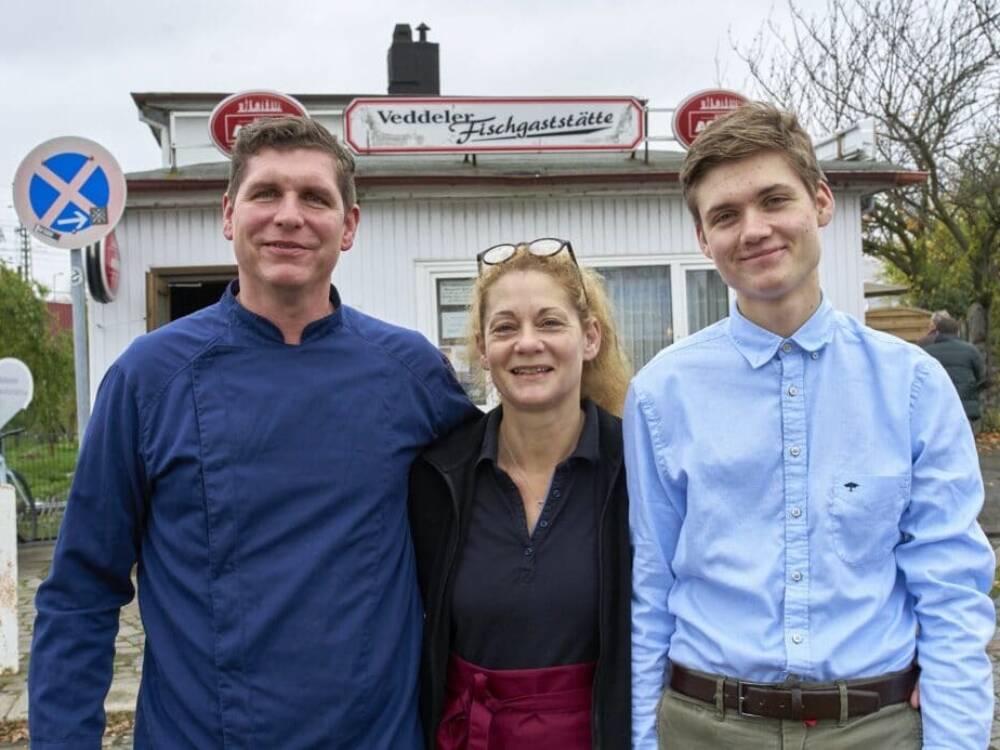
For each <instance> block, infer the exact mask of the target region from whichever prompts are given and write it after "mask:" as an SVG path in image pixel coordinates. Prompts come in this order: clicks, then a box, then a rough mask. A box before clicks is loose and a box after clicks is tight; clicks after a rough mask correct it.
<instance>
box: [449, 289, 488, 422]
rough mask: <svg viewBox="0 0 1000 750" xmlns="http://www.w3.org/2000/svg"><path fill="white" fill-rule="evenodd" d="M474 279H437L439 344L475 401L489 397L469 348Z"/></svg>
mask: <svg viewBox="0 0 1000 750" xmlns="http://www.w3.org/2000/svg"><path fill="white" fill-rule="evenodd" d="M474 281H475V279H471V278H458V279H455V278H451V279H437V280H436V284H437V331H438V337H437V344H438V347H440V349H441V351H442V352H444V355H445V356H446V357H448V360H449V361H450V362H451V366H452V367H454V368H455V374H456V375H457V376H458V382H459V383H461V384H462V387H463V388H464V389H465V392H466V393H467V394H469V398H470V399H471V400H472V402H473V403H475V404H485V403H487V400H488V394H487V392H486V387H485V383H484V382H483V378H482V377H480V376H479V373H478V368H472V367H470V362H469V359H468V351H467V348H466V334H467V333H468V321H469V300H470V299H471V296H472V284H473V282H474Z"/></svg>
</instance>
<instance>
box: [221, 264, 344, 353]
mask: <svg viewBox="0 0 1000 750" xmlns="http://www.w3.org/2000/svg"><path fill="white" fill-rule="evenodd" d="M239 293H240V282H239V280H238V279H234V280H233V281H231V282H229V285H228V286H227V287H226V291H225V293H224V294H223V295H222V299H221V300H220V301H219V304H221V305H222V308H223V309H224V310H225V311H226V312H227V313H228V314H229V315H231V316H232V318H233V320H235V321H236V323H237V324H238V325H239V326H240V327H241V328H242V329H244V330H246V331H248V332H249V333H251V334H253V335H256V336H258V337H260V338H263V339H266V340H268V341H275V342H277V343H280V344H283V343H284V342H285V337H284V336H283V335H282V333H281V331H280V330H279V329H278V327H277V326H276V325H275V324H274V323H272V322H271V321H270V320H268V319H267V318H265V317H264V316H262V315H258V314H257V313H254V312H251V311H250V310H248V309H246V308H245V307H243V305H241V304H240V302H239V300H238V299H237V298H236V295H238V294H239ZM330 303H331V305H332V306H333V312H332V313H330V314H329V315H324V316H323V317H322V318H319V319H317V320H314V321H312V322H311V323H309V324H308V325H307V326H306V327H305V329H304V330H303V331H302V343H303V344H304V343H306V342H307V341H310V340H312V339H316V338H319V337H320V336H323V335H324V334H326V333H327V332H329V331H331V330H333V329H334V328H336V327H338V326H339V325H340V324H341V322H342V320H343V313H342V310H341V304H340V294H339V293H338V292H337V287H335V286H334V285H333V284H331V285H330Z"/></svg>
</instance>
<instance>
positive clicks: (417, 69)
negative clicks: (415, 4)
mask: <svg viewBox="0 0 1000 750" xmlns="http://www.w3.org/2000/svg"><path fill="white" fill-rule="evenodd" d="M417 31H418V32H420V40H419V41H416V42H415V41H413V31H412V30H411V29H410V25H409V24H408V23H397V24H396V28H395V29H393V32H392V45H390V47H389V53H388V55H387V60H388V63H389V93H390V94H399V95H409V94H429V95H431V96H440V95H441V72H440V66H439V61H438V45H437V44H435V43H434V42H428V41H427V32H428V31H430V27H429V26H428V25H427V24H425V23H422V24H420V25H419V26H418V27H417Z"/></svg>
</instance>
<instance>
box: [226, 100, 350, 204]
mask: <svg viewBox="0 0 1000 750" xmlns="http://www.w3.org/2000/svg"><path fill="white" fill-rule="evenodd" d="M265 148H273V149H277V150H279V151H290V150H291V149H295V148H312V149H316V150H317V151H322V152H323V153H325V154H329V155H330V157H331V158H332V159H333V163H334V166H335V174H334V178H335V179H336V181H337V188H338V189H339V190H340V197H341V198H343V200H344V210H348V209H350V208H351V206H353V205H354V204H355V203H356V202H357V194H356V192H355V189H354V157H353V156H352V155H351V152H350V151H348V150H347V149H346V148H345V147H344V145H343V144H342V143H341V142H340V141H339V140H337V137H336V136H335V135H333V134H331V133H330V131H329V130H327V129H326V128H325V127H323V126H322V125H320V124H319V123H318V122H316V121H315V120H313V119H312V118H311V117H266V118H263V119H261V120H257V121H256V122H253V123H251V124H249V125H244V126H243V127H242V128H240V132H239V133H238V134H237V136H236V143H235V144H234V145H233V156H232V161H231V162H230V165H229V186H228V187H227V188H226V194H227V195H228V196H229V199H230V200H235V199H236V193H237V192H238V191H239V189H240V183H242V182H243V176H244V174H245V173H246V167H247V162H249V161H250V157H252V156H255V155H256V154H259V153H260V152H261V151H263V150H264V149H265Z"/></svg>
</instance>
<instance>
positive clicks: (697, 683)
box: [670, 664, 920, 719]
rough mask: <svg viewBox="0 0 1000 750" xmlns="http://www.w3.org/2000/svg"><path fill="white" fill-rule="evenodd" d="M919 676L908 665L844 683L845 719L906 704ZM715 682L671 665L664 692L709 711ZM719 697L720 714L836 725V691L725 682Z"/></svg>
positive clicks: (918, 671)
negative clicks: (667, 688)
mask: <svg viewBox="0 0 1000 750" xmlns="http://www.w3.org/2000/svg"><path fill="white" fill-rule="evenodd" d="M919 674H920V669H919V667H917V665H916V664H914V665H912V666H911V667H910V668H909V669H907V670H904V671H902V672H894V673H893V674H889V675H884V676H882V677H872V678H869V679H860V680H847V681H846V682H845V684H846V692H847V716H848V717H853V716H864V715H866V714H872V713H875V712H876V711H878V710H879V709H880V708H884V707H885V706H891V705H892V704H893V703H902V702H903V701H906V700H909V699H910V693H911V692H913V687H914V685H916V684H917V676H918V675H919ZM718 680H719V678H716V677H709V676H706V675H704V674H702V673H700V672H693V671H691V670H690V669H687V668H686V667H682V666H681V665H680V664H671V673H670V688H671V689H672V690H674V691H676V692H678V693H681V694H682V695H686V696H688V697H689V698H696V699H697V700H700V701H704V702H705V703H709V704H712V705H715V687H716V684H717V683H718ZM723 694H724V695H725V705H726V708H730V709H733V710H735V711H737V712H739V713H740V715H743V716H765V717H768V718H771V719H839V718H840V716H841V713H840V688H838V687H822V688H815V687H808V686H806V687H798V686H795V685H776V684H773V683H759V682H743V681H742V680H737V679H735V678H731V677H727V678H726V680H725V683H724V684H723Z"/></svg>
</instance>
